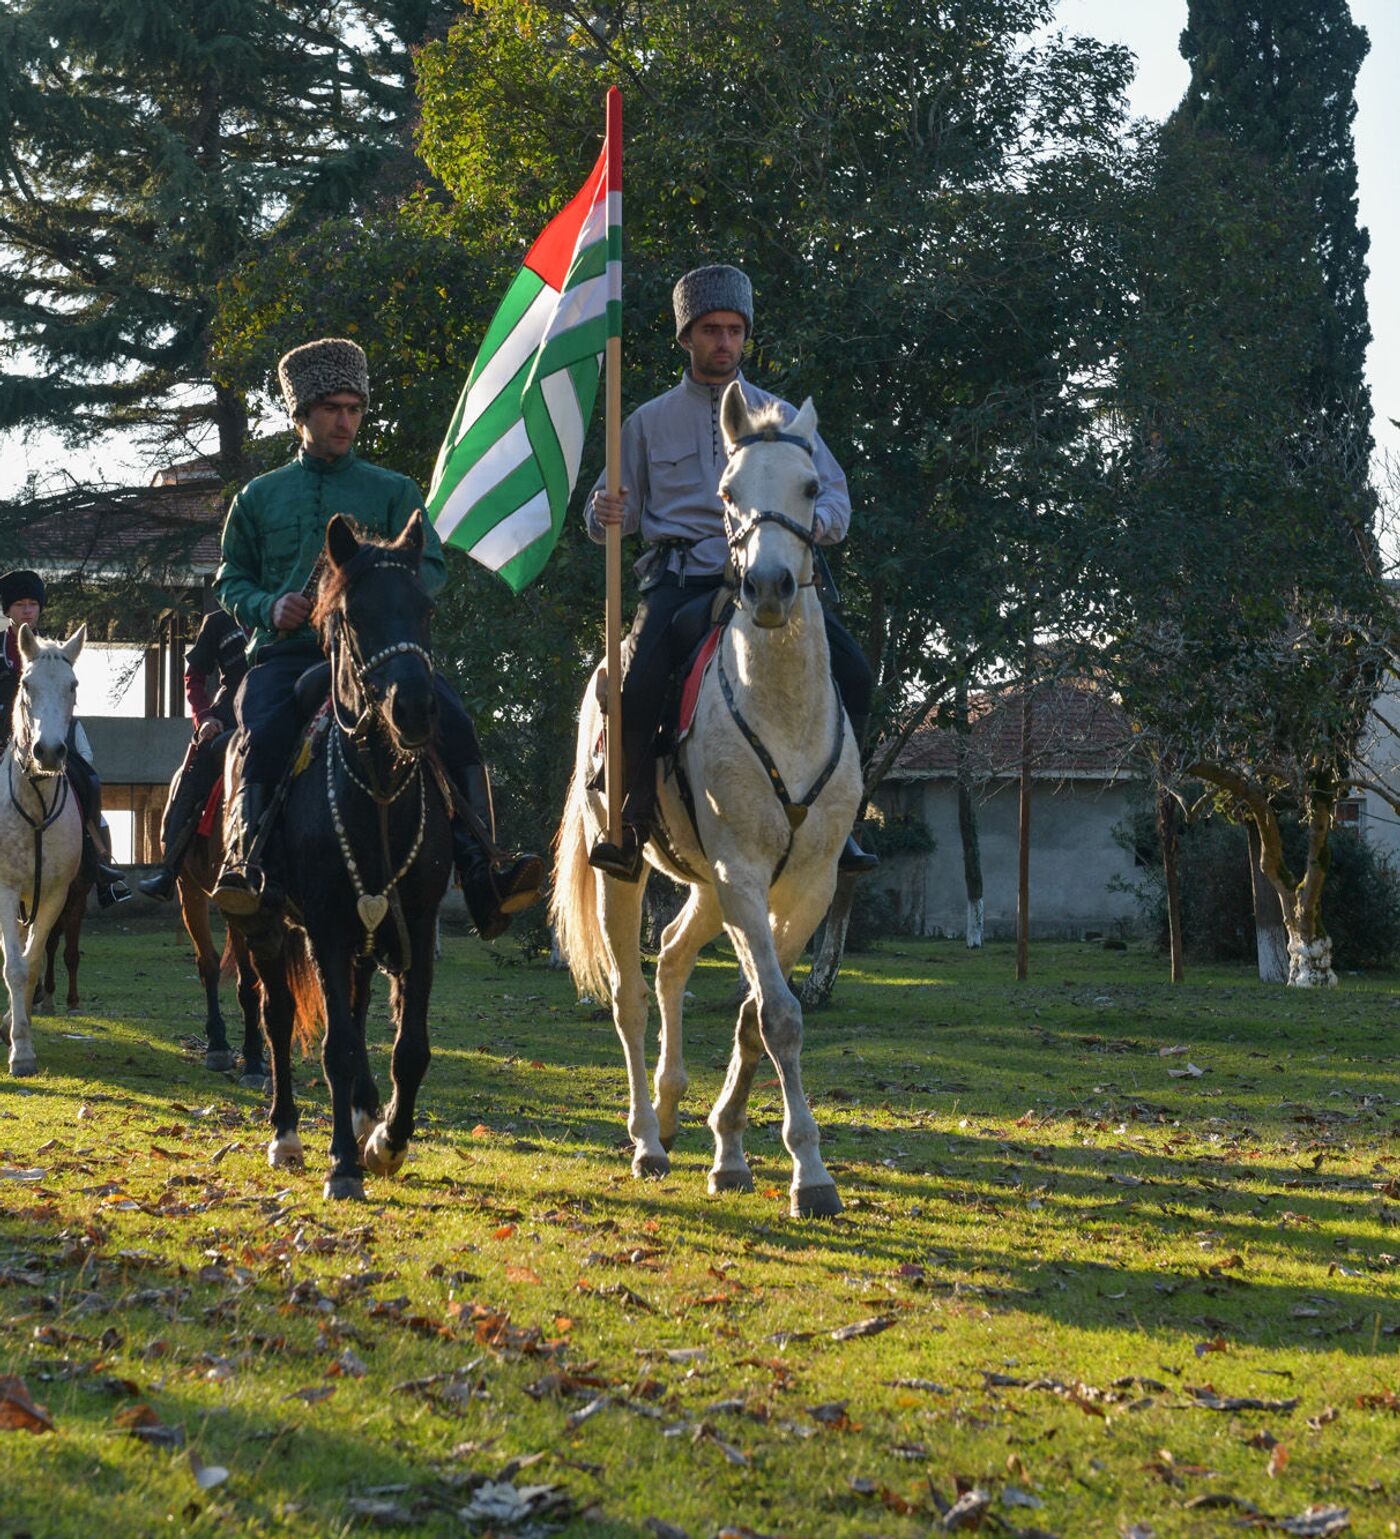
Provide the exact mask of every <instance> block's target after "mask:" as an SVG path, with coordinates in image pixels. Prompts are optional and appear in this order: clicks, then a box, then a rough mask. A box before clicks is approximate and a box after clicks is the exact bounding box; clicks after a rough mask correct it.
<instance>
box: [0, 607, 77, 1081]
mask: <svg viewBox="0 0 1400 1539" xmlns="http://www.w3.org/2000/svg"><path fill="white" fill-rule="evenodd" d="M83 635H84V630H83V627H81V626H80V627H79V628H78V630H77V631H75V632H74V634H73V635H72V636H71V637H70V638H69V639H68V641H67V642H66V643H64V644H63V645H62V646H60V645H59V644H58V643H56V642H50V641H43V640H41V639H40V638H39V637H38V636H36V635H35V634H34V632H33V631H32V630H30V628H29V627H28V626H27V625H22V626H20V628H19V633H18V635H17V637H16V641H17V643H18V645H19V652H20V656H21V658H22V659H23V660H24V663H25V668H24V673H23V676H22V683H21V688H20V690H19V693H18V694H17V696H16V698H15V710H14V723H13V728H14V730H13V736H12V737H11V739H10V743H9V746H8V747H7V748H6V749H5V752H4V753H3V755H0V940H3V944H4V949H5V966H4V971H5V989H6V992H7V993H8V995H9V1001H10V1013H9V1043H10V1054H9V1068H10V1072H11V1073H12V1074H32V1073H33V1072H34V1071H35V1069H36V1068H37V1067H38V1059H37V1057H36V1055H35V1052H34V1039H33V1031H32V1028H31V1025H30V1012H31V1006H32V1003H33V996H34V987H35V985H36V984H38V983H39V981H40V980H41V978H42V976H43V956H44V944H45V942H46V941H47V940H48V936H49V931H50V930H51V929H52V928H53V926H54V923H55V921H56V920H57V919H58V916H59V914H60V913H62V911H63V904H64V901H65V900H66V898H67V896H68V887H69V884H70V883H71V882H72V880H73V877H74V876H75V875H76V873H77V870H78V861H79V859H80V857H81V854H82V826H81V814H80V813H79V811H78V805H77V800H76V798H75V797H73V796H71V795H67V790H66V787H65V785H64V783H63V779H62V765H61V762H60V761H59V760H57V758H56V757H55V755H56V753H57V750H58V749H59V748H61V747H62V745H63V744H64V743H65V742H66V740H67V737H68V728H69V726H70V724H71V722H72V720H73V705H74V701H75V698H76V693H77V681H76V679H75V678H74V675H73V661H74V659H75V658H76V657H77V655H78V653H79V652H80V651H81V650H82V645H83ZM36 753H41V754H42V755H43V758H44V759H45V760H48V761H50V762H47V763H46V762H42V761H41V760H40V759H39V758H37V757H36ZM31 776H33V777H34V778H32V779H31ZM65 795H66V798H67V799H66V801H65V803H64V806H63V810H62V812H61V813H60V814H59V815H58V817H57V818H55V820H54V821H53V822H52V823H51V824H50V825H49V827H48V828H47V829H45V830H44V834H43V840H42V860H41V865H40V876H39V885H40V895H39V905H38V912H37V913H36V912H35V911H34V829H33V826H32V824H33V823H34V822H38V823H43V822H44V821H45V820H46V819H47V817H48V815H49V813H50V812H51V811H52V810H53V808H54V805H55V801H54V798H55V797H63V796H65ZM26 819H28V820H29V821H26ZM21 903H23V904H24V905H25V910H26V913H27V914H28V915H29V920H30V923H29V925H28V926H27V927H25V926H23V925H21V924H20V919H19V908H20V904H21Z"/></svg>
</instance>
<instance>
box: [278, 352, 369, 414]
mask: <svg viewBox="0 0 1400 1539" xmlns="http://www.w3.org/2000/svg"><path fill="white" fill-rule="evenodd" d="M277 383H278V384H279V385H281V387H282V399H283V400H284V401H286V403H287V410H288V411H289V412H290V413H291V414H292V416H294V417H296V416H299V415H300V414H301V413H302V412H304V411H305V410H306V409H307V407H308V406H314V405H315V404H316V402H317V401H319V400H320V399H321V397H322V396H326V395H334V394H335V393H336V392H337V391H340V390H348V391H350V392H351V393H352V394H354V395H357V396H359V397H360V398H361V399H362V400H363V401H364V403H365V405H366V406H368V405H369V364H368V363H367V362H366V361H365V353H364V349H363V348H362V347H360V345H359V344H358V343H356V342H351V341H350V340H349V338H348V337H322V338H320V339H319V341H316V342H307V343H304V344H303V345H302V346H301V347H294V348H293V349H292V350H291V352H290V353H287V354H285V355H284V356H283V358H282V361H281V362H280V363H279V364H278V365H277Z"/></svg>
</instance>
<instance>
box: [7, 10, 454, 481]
mask: <svg viewBox="0 0 1400 1539" xmlns="http://www.w3.org/2000/svg"><path fill="white" fill-rule="evenodd" d="M455 14H457V10H456V7H455V6H454V5H452V4H450V3H449V0H347V3H346V4H343V5H333V4H327V3H325V0H222V3H220V4H218V5H208V4H202V3H199V0H10V3H9V4H7V5H6V6H5V8H4V11H3V14H0V111H3V114H4V128H3V137H0V361H3V363H4V365H5V372H3V373H0V431H4V430H9V429H16V428H29V427H36V426H47V427H50V428H53V429H56V430H58V431H59V432H61V433H62V434H64V435H65V436H66V437H67V438H68V439H69V440H70V441H78V440H80V439H83V438H86V437H89V436H90V435H92V434H93V433H94V432H95V431H101V430H104V429H112V428H135V429H140V430H145V431H146V432H147V433H148V435H150V436H151V437H152V438H154V439H155V440H156V441H157V442H164V444H165V445H166V446H167V447H178V446H180V445H181V444H182V443H189V442H190V441H191V440H196V441H197V440H200V439H202V437H203V436H204V434H205V433H207V431H208V429H209V428H210V426H211V425H212V427H213V428H214V429H215V430H216V433H217V447H218V453H219V456H220V459H221V462H222V464H223V466H224V468H225V470H226V472H228V473H230V474H232V473H234V472H236V471H237V470H238V469H239V468H240V466H241V457H242V451H243V448H244V440H245V438H246V434H247V428H248V419H247V414H246V409H245V404H244V401H243V398H242V395H241V392H240V391H239V390H238V388H237V387H236V386H234V385H232V384H231V383H230V382H229V381H228V380H227V379H226V378H224V377H222V376H221V375H220V374H219V373H218V371H217V370H215V369H214V368H213V367H212V365H211V361H210V357H209V323H210V319H211V317H212V315H213V310H214V295H215V290H216V286H217V284H218V281H219V279H220V277H221V276H222V275H223V274H224V273H226V272H227V271H228V270H229V269H230V268H231V267H232V266H233V265H234V264H235V263H237V262H238V261H240V260H242V259H245V258H247V257H248V256H249V255H250V254H251V253H253V252H255V251H256V250H257V249H258V248H259V246H260V245H261V244H262V243H263V242H264V241H265V240H266V239H267V238H268V237H269V235H271V234H273V233H274V232H276V231H279V230H294V229H306V228H308V227H309V226H311V225H313V224H315V223H317V222H319V221H320V220H322V219H324V218H326V217H327V216H328V215H330V214H333V213H335V212H337V211H341V210H346V209H352V208H361V209H363V208H365V207H367V206H369V205H371V204H372V203H373V201H374V200H375V198H376V197H377V196H383V195H384V193H385V192H386V191H387V190H391V189H392V188H393V186H394V185H395V181H396V179H397V181H398V182H400V183H401V182H402V179H403V178H404V176H405V175H408V174H412V169H411V161H410V159H409V156H408V128H409V124H410V120H411V117H412V113H413V96H412V77H411V67H410V55H409V45H410V44H413V43H417V42H419V41H421V40H422V39H423V38H424V37H425V36H427V35H429V34H431V33H432V32H433V31H434V30H441V28H442V27H443V26H444V25H445V22H446V20H447V18H448V17H449V16H451V15H455Z"/></svg>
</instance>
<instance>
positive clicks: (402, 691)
mask: <svg viewBox="0 0 1400 1539" xmlns="http://www.w3.org/2000/svg"><path fill="white" fill-rule="evenodd" d="M386 704H387V705H388V708H389V719H390V720H391V721H392V722H393V724H394V731H395V733H396V734H397V735H398V739H399V742H400V743H402V744H403V746H404V747H405V748H421V747H422V746H423V745H424V744H425V743H426V742H427V741H428V739H429V738H430V737H432V735H433V730H434V728H435V727H436V726H437V699H436V697H435V696H434V694H433V691H432V689H431V688H426V689H424V688H419V687H417V686H416V685H414V686H405V685H403V684H391V685H390V686H389V692H388V697H387V700H386Z"/></svg>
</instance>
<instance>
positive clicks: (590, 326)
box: [428, 113, 622, 593]
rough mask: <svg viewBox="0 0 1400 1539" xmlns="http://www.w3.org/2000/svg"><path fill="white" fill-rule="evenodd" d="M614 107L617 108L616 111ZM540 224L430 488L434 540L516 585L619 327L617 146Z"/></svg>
mask: <svg viewBox="0 0 1400 1539" xmlns="http://www.w3.org/2000/svg"><path fill="white" fill-rule="evenodd" d="M617 116H618V117H620V113H619V114H617ZM612 152H613V174H612V176H611V177H610V176H609V146H607V145H605V146H604V149H603V153H602V154H601V155H600V156H599V157H598V164H597V165H596V166H594V168H593V170H592V172H591V173H590V175H589V178H588V180H587V181H586V182H585V183H584V185H583V189H582V191H581V192H580V193H579V194H578V196H577V197H576V198H574V200H573V201H572V202H571V203H570V204H569V205H568V207H567V208H565V209H564V211H563V212H562V213H560V214H558V215H557V216H556V217H555V218H554V219H552V220H551V221H550V223H549V224H548V225H547V226H546V227H545V230H544V232H543V234H541V236H540V237H539V239H538V240H537V241H536V242H535V244H534V245H533V246H531V248H530V251H529V254H528V255H527V256H526V258H525V265H524V266H523V267H522V268H521V269H520V272H519V273H518V274H517V275H516V278H515V280H514V282H513V283H512V284H511V286H510V288H509V289H508V290H507V291H506V297H505V299H504V300H503V301H502V303H501V307H500V309H499V310H497V311H496V314H495V316H494V318H493V319H492V321H491V324H490V326H489V327H488V328H487V331H486V336H485V339H484V340H483V342H482V344H481V351H480V352H479V353H478V354H477V358H476V362H475V363H474V364H473V365H472V371H471V373H470V375H468V377H467V383H466V387H465V389H463V391H462V395H461V399H460V400H459V401H458V402H457V410H456V412H455V414H454V415H453V418H452V426H451V427H450V428H449V429H448V431H447V437H446V438H444V439H443V443H442V448H441V450H440V451H439V453H438V460H437V468H436V469H435V470H434V472H433V484H432V490H431V492H430V493H429V495H428V513H429V516H430V517H431V518H432V520H433V523H434V525H435V527H436V528H437V532H438V534H439V536H440V537H441V538H442V540H443V541H444V542H445V543H446V544H449V545H456V546H457V547H458V548H459V549H461V550H464V551H466V552H467V554H468V555H469V556H472V557H473V558H474V559H475V560H477V561H479V562H481V564H482V565H483V566H485V567H489V568H490V569H491V571H493V572H496V573H497V574H498V575H499V576H500V577H501V578H503V579H504V581H505V582H507V583H508V584H509V585H510V587H511V588H512V589H514V591H515V592H516V593H519V592H520V590H521V589H522V588H524V587H525V586H526V584H527V583H530V582H532V581H533V580H534V579H535V578H536V577H537V576H538V575H539V573H540V571H541V569H542V568H543V566H544V564H545V562H546V561H548V559H549V555H550V552H551V551H552V550H553V549H554V545H555V542H556V541H557V540H558V538H559V533H560V530H561V529H562V528H563V524H564V514H565V510H566V508H567V506H568V501H569V496H570V494H571V493H572V491H573V488H574V482H575V481H576V480H577V479H578V468H579V460H580V459H581V458H582V455H583V439H584V432H585V430H586V428H587V425H588V417H589V413H590V412H591V411H592V410H593V401H594V397H595V396H596V395H597V393H598V374H599V368H600V366H601V364H602V360H603V353H604V350H605V348H606V345H607V339H608V337H609V336H620V335H621V331H622V189H621V176H620V174H618V173H619V168H620V164H621V146H620V145H616V146H613V147H612Z"/></svg>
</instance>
